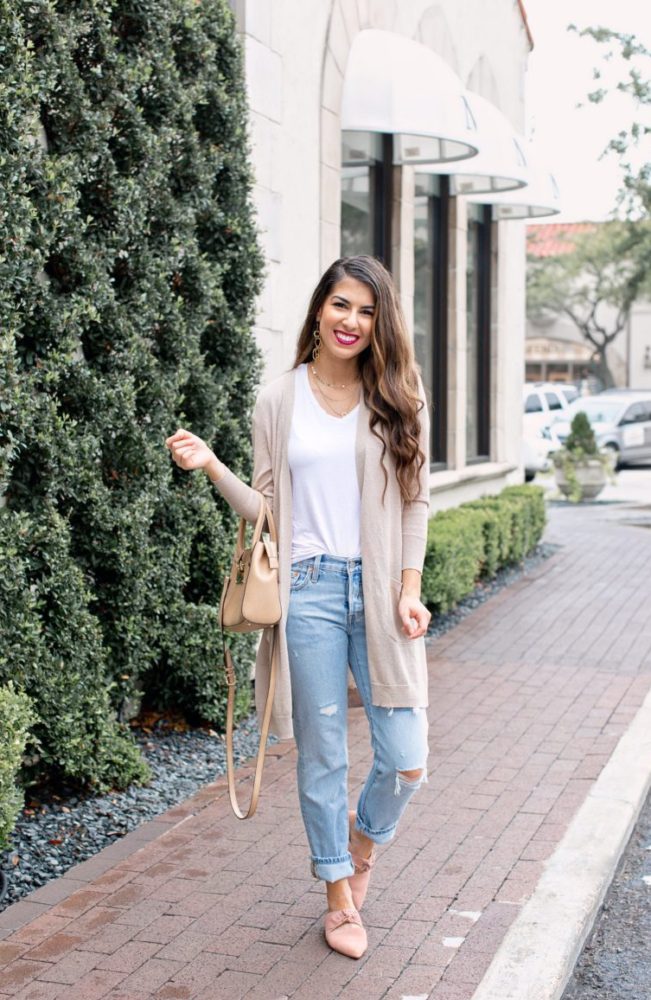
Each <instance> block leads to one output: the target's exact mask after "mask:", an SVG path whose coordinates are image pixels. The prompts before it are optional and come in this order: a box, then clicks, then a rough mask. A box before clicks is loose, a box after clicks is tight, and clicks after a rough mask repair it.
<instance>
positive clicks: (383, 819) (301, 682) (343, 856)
mask: <svg viewBox="0 0 651 1000" xmlns="http://www.w3.org/2000/svg"><path fill="white" fill-rule="evenodd" d="M286 634H287V648H288V652H289V669H290V674H291V682H292V712H293V720H294V733H295V737H296V746H297V749H298V767H297V774H298V794H299V801H300V807H301V813H302V816H303V822H304V824H305V829H306V832H307V838H308V842H309V845H310V852H311V855H312V873H313V875H314V876H315V877H316V878H321V879H325V880H326V881H327V882H335V881H337V880H338V879H341V878H347V877H348V876H350V875H352V874H353V872H354V866H353V863H352V860H351V857H350V853H349V851H348V745H347V709H348V665H349V664H350V668H351V670H352V673H353V676H354V678H355V683H356V684H357V688H358V691H359V694H360V697H361V699H362V702H363V705H364V709H365V711H366V717H367V719H368V723H369V729H370V736H371V745H372V749H373V765H372V767H371V770H370V773H369V775H368V778H367V780H366V783H365V785H364V787H363V789H362V792H361V795H360V797H359V801H358V804H357V817H356V827H357V829H358V830H361V831H362V832H363V833H365V834H366V836H367V837H369V838H370V839H371V840H373V841H375V842H376V843H378V844H384V843H387V841H389V840H391V839H392V837H393V836H394V834H395V831H396V826H397V823H398V820H399V819H400V817H401V815H402V813H403V812H404V810H405V807H406V805H407V802H408V801H409V799H410V798H411V796H412V795H413V794H414V792H415V791H416V789H417V788H419V787H420V784H421V782H422V781H423V780H427V777H426V775H427V772H426V770H425V768H426V761H427V754H428V747H427V713H426V711H425V709H424V708H420V709H413V708H381V707H379V706H377V705H373V704H372V702H371V684H370V679H369V670H368V657H367V651H366V629H365V624H364V597H363V589H362V561H361V558H356V559H345V558H340V557H335V556H330V555H326V554H320V555H316V556H311V557H310V558H308V559H302V560H300V561H298V562H294V563H293V564H292V567H291V582H290V597H289V609H288V616H287V632H286ZM414 770H422V772H423V777H421V778H419V779H417V780H410V779H407V778H405V777H404V776H402V775H401V774H400V773H399V772H402V771H414Z"/></svg>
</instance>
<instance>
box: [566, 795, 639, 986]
mask: <svg viewBox="0 0 651 1000" xmlns="http://www.w3.org/2000/svg"><path fill="white" fill-rule="evenodd" d="M645 880H646V881H645ZM650 941H651V795H649V797H648V799H647V801H646V805H645V806H644V808H643V809H642V813H641V815H640V818H639V820H638V823H637V826H636V827H635V830H634V831H633V834H632V835H631V839H630V841H629V843H628V846H627V848H626V850H625V852H624V854H623V856H622V859H621V861H620V863H619V867H618V869H617V873H616V875H615V878H614V879H613V881H612V884H611V886H610V889H609V890H608V893H607V895H606V899H605V900H604V905H603V907H602V909H601V910H600V912H599V915H598V917H597V920H596V922H595V925H594V928H593V930H592V933H591V935H590V937H589V938H588V941H587V943H586V945H585V948H584V949H583V951H582V953H581V955H580V956H579V960H578V962H577V964H576V968H575V970H574V974H573V976H572V979H571V980H570V982H569V983H568V985H567V989H566V990H565V993H564V994H563V998H562V1000H649V997H651V951H650V950H649V942H650Z"/></svg>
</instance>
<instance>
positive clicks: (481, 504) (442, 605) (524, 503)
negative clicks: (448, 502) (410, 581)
mask: <svg viewBox="0 0 651 1000" xmlns="http://www.w3.org/2000/svg"><path fill="white" fill-rule="evenodd" d="M545 523H546V514H545V500H544V495H543V490H542V488H541V487H540V486H507V487H506V489H504V490H502V492H501V493H500V494H499V495H498V496H490V497H481V498H480V499H479V500H471V501H470V502H469V503H464V504H461V505H460V506H459V507H454V508H452V509H450V510H444V511H440V512H439V513H438V514H435V515H434V517H433V518H431V519H430V522H429V528H428V537H427V550H426V554H425V565H424V568H423V582H422V597H423V601H424V603H425V604H427V605H429V606H430V607H432V608H434V609H435V610H436V611H447V610H448V609H449V608H451V607H454V605H455V604H457V602H458V601H460V600H461V598H462V597H465V596H466V595H467V594H469V593H470V592H471V591H472V590H473V589H474V587H475V585H476V583H477V581H478V580H479V579H481V578H482V577H493V576H495V574H496V572H497V571H498V569H500V568H501V567H503V566H506V565H508V564H510V563H518V562H520V561H521V560H522V559H523V557H524V556H525V555H526V554H527V553H528V552H530V551H531V550H532V549H533V548H534V546H535V545H536V544H537V543H538V541H539V540H540V538H541V537H542V533H543V531H544V528H545Z"/></svg>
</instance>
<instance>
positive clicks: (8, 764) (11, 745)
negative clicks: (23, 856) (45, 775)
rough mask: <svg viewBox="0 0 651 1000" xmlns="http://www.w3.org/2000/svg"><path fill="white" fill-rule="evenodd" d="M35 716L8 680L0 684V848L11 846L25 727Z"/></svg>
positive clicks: (18, 806)
mask: <svg viewBox="0 0 651 1000" xmlns="http://www.w3.org/2000/svg"><path fill="white" fill-rule="evenodd" d="M33 720H34V715H33V712H32V708H31V701H30V699H29V698H28V697H27V695H26V694H24V693H23V692H22V691H17V690H16V689H15V688H14V686H13V684H12V683H11V682H9V684H7V685H6V686H4V687H0V851H4V850H6V849H7V848H8V847H9V846H10V842H9V837H10V835H11V831H12V830H13V828H14V824H15V822H16V817H17V816H18V813H19V812H20V810H21V809H22V807H23V802H24V797H23V793H22V791H21V790H19V789H18V788H17V787H16V775H17V773H18V771H19V769H20V764H21V761H22V756H23V751H24V749H25V742H26V740H27V735H28V729H29V726H30V725H31V724H32V722H33Z"/></svg>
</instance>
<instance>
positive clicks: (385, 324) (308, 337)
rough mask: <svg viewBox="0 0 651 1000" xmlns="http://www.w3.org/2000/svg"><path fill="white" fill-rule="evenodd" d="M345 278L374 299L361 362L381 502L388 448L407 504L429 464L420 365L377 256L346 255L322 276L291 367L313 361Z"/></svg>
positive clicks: (394, 293) (394, 294) (396, 299)
mask: <svg viewBox="0 0 651 1000" xmlns="http://www.w3.org/2000/svg"><path fill="white" fill-rule="evenodd" d="M344 278H355V279H356V280H357V281H361V282H362V283H363V284H365V285H366V286H367V287H368V288H370V290H371V291H372V292H373V295H374V297H375V313H374V320H373V328H372V333H371V343H370V344H369V346H368V347H367V348H366V349H365V350H364V351H362V353H361V354H360V355H359V356H358V358H357V361H358V366H359V372H360V376H361V380H362V391H363V393H364V402H365V403H366V405H367V407H368V408H369V410H370V412H371V417H370V428H371V432H372V433H373V434H374V435H375V436H376V437H377V438H378V439H379V440H380V441H381V442H382V471H383V472H384V491H383V493H382V501H383V502H384V496H385V494H386V488H387V483H388V476H387V470H386V467H385V464H384V456H385V455H386V452H387V449H388V451H389V453H390V455H391V457H392V458H393V460H394V463H395V468H396V475H397V479H398V484H399V486H400V493H401V496H402V498H403V500H404V501H405V502H406V503H408V502H409V501H411V500H413V499H414V497H415V496H416V495H417V493H418V474H419V472H420V469H421V468H422V466H423V463H424V462H425V455H424V454H423V452H422V451H421V449H420V446H419V420H418V413H419V411H420V410H421V408H422V406H423V405H424V404H423V401H422V400H421V398H420V396H419V393H418V374H419V367H418V364H417V362H416V359H415V357H414V350H413V347H412V343H411V339H410V337H409V335H408V333H407V327H406V323H405V318H404V315H403V312H402V307H401V305H400V300H399V298H398V294H397V292H396V289H395V286H394V283H393V278H392V277H391V275H390V274H389V272H388V271H387V269H386V268H385V267H384V265H383V264H382V263H381V262H380V261H379V260H377V258H376V257H370V256H366V255H365V254H360V255H359V256H356V257H341V258H339V260H336V261H334V263H333V264H331V265H330V267H329V268H328V269H327V271H326V272H325V273H324V274H323V276H322V277H321V280H320V281H319V283H318V285H317V286H316V288H315V289H314V292H313V293H312V298H311V300H310V304H309V307H308V310H307V315H306V317H305V322H304V323H303V327H302V329H301V332H300V335H299V338H298V343H297V345H296V357H295V359H294V364H293V365H292V368H297V367H298V366H299V365H301V364H303V363H304V362H305V361H308V360H309V359H310V358H311V357H312V350H313V348H314V328H315V326H316V314H317V313H318V311H319V309H320V308H321V306H322V305H323V303H324V302H325V300H326V298H327V297H328V295H329V294H330V293H331V291H332V289H333V287H334V286H335V285H336V284H337V283H338V282H340V281H342V280H343V279H344Z"/></svg>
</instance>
